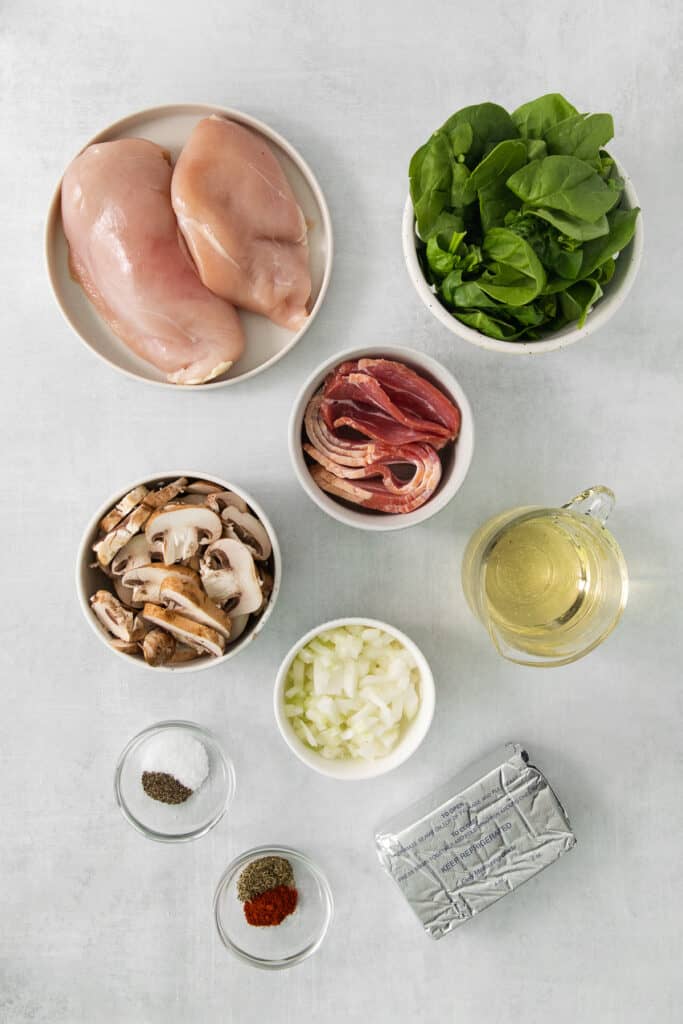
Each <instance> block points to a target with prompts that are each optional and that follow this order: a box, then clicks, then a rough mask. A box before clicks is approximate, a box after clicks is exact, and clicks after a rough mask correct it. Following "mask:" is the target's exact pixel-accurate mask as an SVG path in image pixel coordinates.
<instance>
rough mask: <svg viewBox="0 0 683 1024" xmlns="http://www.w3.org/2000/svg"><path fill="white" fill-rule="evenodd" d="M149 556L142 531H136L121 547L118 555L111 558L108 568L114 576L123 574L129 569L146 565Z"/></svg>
mask: <svg viewBox="0 0 683 1024" xmlns="http://www.w3.org/2000/svg"><path fill="white" fill-rule="evenodd" d="M150 558H151V554H150V550H149V541H148V540H147V538H146V537H145V535H144V533H136V535H135V536H134V537H132V538H131V539H130V540H129V541H128V543H127V544H126V545H125V547H123V548H121V550H120V551H119V553H118V555H115V556H114V558H112V560H111V566H110V568H111V571H112V573H113V575H114V576H123V575H124V574H125V573H127V572H129V570H130V569H136V568H137V567H138V566H139V565H147V564H148V562H149V561H150Z"/></svg>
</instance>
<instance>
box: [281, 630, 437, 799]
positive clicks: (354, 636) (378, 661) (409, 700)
mask: <svg viewBox="0 0 683 1024" xmlns="http://www.w3.org/2000/svg"><path fill="white" fill-rule="evenodd" d="M434 700H435V696H434V677H433V676H432V672H431V669H430V667H429V664H428V662H427V659H426V658H425V656H424V654H423V653H422V651H421V650H420V649H419V647H418V646H417V645H416V644H415V643H414V642H413V641H412V640H411V639H410V637H407V636H406V635H405V633H402V632H401V631H400V630H399V629H396V628H395V627H394V626H390V625H388V623H386V622H379V621H377V620H376V619H361V618H349V619H334V620H333V621H331V622H325V623H323V624H322V625H321V626H317V627H316V628H315V629H312V630H310V631H309V632H308V633H306V635H305V636H303V637H302V638H301V639H300V640H299V641H298V642H297V643H296V644H294V646H293V647H292V648H291V650H290V651H289V652H288V654H287V656H286V657H285V659H284V660H283V662H282V664H281V666H280V670H279V672H278V674H277V679H276V681H275V694H274V706H275V718H276V720H277V724H278V727H279V729H280V732H281V733H282V737H283V739H284V740H285V742H286V743H287V745H288V746H289V748H290V750H292V751H293V753H294V754H296V756H297V757H298V758H299V760H301V761H303V762H304V764H307V765H308V766H309V768H313V769H314V770H315V771H317V772H320V773H321V774H322V775H327V776H329V777H331V778H334V779H353V780H355V779H369V778H374V777H375V776H377V775H384V774H385V773H386V772H390V771H392V770H393V769H394V768H397V767H398V766H399V765H400V764H403V762H404V761H406V760H407V759H408V758H409V757H410V756H411V755H412V754H414V753H415V751H416V750H417V748H418V747H419V746H420V744H421V743H422V741H423V739H424V738H425V736H426V735H427V732H428V731H429V727H430V725H431V723H432V718H433V716H434Z"/></svg>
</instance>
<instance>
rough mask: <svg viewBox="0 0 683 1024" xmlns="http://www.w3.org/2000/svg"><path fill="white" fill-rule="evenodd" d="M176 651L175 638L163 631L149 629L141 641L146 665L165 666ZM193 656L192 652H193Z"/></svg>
mask: <svg viewBox="0 0 683 1024" xmlns="http://www.w3.org/2000/svg"><path fill="white" fill-rule="evenodd" d="M175 650H176V641H175V637H174V636H171V634H170V633H167V632H166V630H164V629H150V631H149V633H148V634H147V636H146V637H145V639H144V640H143V641H142V656H143V658H144V659H145V661H146V662H147V664H148V665H154V666H155V667H156V666H157V665H166V664H167V662H169V661H171V660H172V658H173V655H174V654H175ZM193 654H194V652H193Z"/></svg>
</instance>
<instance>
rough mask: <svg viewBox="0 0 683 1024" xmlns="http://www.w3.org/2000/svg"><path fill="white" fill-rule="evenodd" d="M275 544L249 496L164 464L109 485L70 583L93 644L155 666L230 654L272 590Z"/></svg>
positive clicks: (256, 623)
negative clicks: (164, 468)
mask: <svg viewBox="0 0 683 1024" xmlns="http://www.w3.org/2000/svg"><path fill="white" fill-rule="evenodd" d="M281 572H282V562H281V557H280V548H279V545H278V542H277V537H276V536H275V532H274V530H273V527H272V526H271V524H270V522H269V520H268V517H267V516H266V515H265V513H264V512H263V510H262V509H261V508H260V506H259V505H258V504H257V503H256V502H255V501H254V499H253V498H252V497H251V496H250V495H249V494H247V493H246V492H245V491H243V490H242V489H241V488H239V487H236V486H235V485H234V484H232V483H228V482H227V481H226V480H221V479H220V477H215V476H207V475H205V474H202V473H187V472H169V473H161V474H159V475H158V476H154V477H151V478H146V479H144V480H138V481H135V482H134V483H132V484H129V485H128V487H126V488H124V489H123V490H121V491H117V493H116V494H114V495H113V496H112V497H111V498H110V499H109V500H108V501H106V502H105V503H104V504H103V505H102V507H101V508H100V509H98V511H97V512H96V513H95V515H94V516H93V518H92V519H91V521H90V523H89V524H88V527H87V529H86V531H85V533H84V535H83V539H82V541H81V545H80V549H79V553H78V564H77V570H76V586H77V589H78V597H79V600H80V604H81V608H82V609H83V614H84V615H85V617H86V619H87V621H88V622H89V623H90V626H91V627H92V629H93V630H94V631H95V633H96V634H97V635H98V636H99V638H100V639H101V640H102V642H103V643H105V644H106V645H107V647H109V649H110V650H112V651H114V653H115V654H118V655H119V656H121V657H124V658H126V659H128V660H129V661H134V662H137V663H138V664H140V665H142V666H144V667H145V668H153V669H155V670H156V671H158V670H160V669H163V670H165V671H173V672H194V671H197V670H198V669H204V668H210V667H211V666H213V665H217V664H220V663H221V662H224V661H227V660H228V659H229V658H232V657H234V655H235V654H237V653H238V651H241V650H242V649H243V648H244V647H246V646H247V644H249V643H250V642H251V641H252V640H253V639H254V637H255V636H256V635H257V634H258V633H259V632H260V631H261V630H262V629H263V627H264V625H265V623H266V621H267V620H268V618H269V616H270V614H271V612H272V610H273V607H274V606H275V601H276V600H277V595H278V591H279V589H280V577H281Z"/></svg>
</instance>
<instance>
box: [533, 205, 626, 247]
mask: <svg viewBox="0 0 683 1024" xmlns="http://www.w3.org/2000/svg"><path fill="white" fill-rule="evenodd" d="M529 213H530V214H531V215H532V216H534V217H540V218H541V220H547V221H548V223H549V224H552V225H553V227H556V228H557V230H558V231H560V232H561V233H562V234H563V235H567V237H568V238H576V239H577V240H578V241H580V242H586V241H589V240H590V239H591V238H600V236H601V235H606V234H607V232H608V231H609V224H608V223H607V217H606V216H605V214H603V215H602V217H598V219H597V220H596V221H595V223H593V224H591V223H590V222H589V221H587V220H579V219H578V218H577V217H572V216H570V214H568V213H562V212H561V211H560V210H544V209H542V208H541V209H537V210H534V209H530V210H529Z"/></svg>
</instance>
